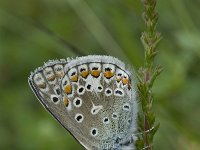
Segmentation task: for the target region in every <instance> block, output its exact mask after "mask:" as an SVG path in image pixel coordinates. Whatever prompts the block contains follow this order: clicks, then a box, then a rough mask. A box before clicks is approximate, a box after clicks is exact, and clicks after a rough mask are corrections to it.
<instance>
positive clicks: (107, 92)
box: [105, 88, 112, 96]
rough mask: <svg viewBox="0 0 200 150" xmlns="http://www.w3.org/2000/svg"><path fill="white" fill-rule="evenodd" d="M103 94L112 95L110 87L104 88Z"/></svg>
mask: <svg viewBox="0 0 200 150" xmlns="http://www.w3.org/2000/svg"><path fill="white" fill-rule="evenodd" d="M105 94H106V96H110V95H112V89H111V88H106V89H105Z"/></svg>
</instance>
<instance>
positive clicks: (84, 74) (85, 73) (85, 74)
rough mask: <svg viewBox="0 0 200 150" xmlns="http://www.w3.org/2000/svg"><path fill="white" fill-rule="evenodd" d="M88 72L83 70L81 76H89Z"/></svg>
mask: <svg viewBox="0 0 200 150" xmlns="http://www.w3.org/2000/svg"><path fill="white" fill-rule="evenodd" d="M88 74H89V72H88V71H82V72H81V76H82V77H83V78H86V77H87V76H88Z"/></svg>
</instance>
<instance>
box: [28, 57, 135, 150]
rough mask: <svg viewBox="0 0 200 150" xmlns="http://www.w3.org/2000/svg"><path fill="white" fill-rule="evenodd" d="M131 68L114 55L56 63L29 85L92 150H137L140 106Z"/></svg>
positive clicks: (40, 71) (40, 70)
mask: <svg viewBox="0 0 200 150" xmlns="http://www.w3.org/2000/svg"><path fill="white" fill-rule="evenodd" d="M132 76H133V75H132V73H131V72H130V70H129V69H128V68H127V66H126V65H125V64H124V63H122V62H121V61H119V60H118V59H116V58H114V57H111V56H98V55H91V56H84V57H78V58H76V59H68V60H59V61H58V60H56V61H50V62H48V63H46V64H45V65H44V66H43V67H41V68H38V69H36V70H35V72H33V73H32V74H31V75H30V77H29V84H30V86H31V88H32V90H33V92H34V93H35V94H36V96H37V98H38V99H39V101H40V102H41V103H42V104H43V106H44V107H45V108H46V109H47V110H48V111H49V112H50V113H51V114H52V115H53V116H54V117H55V118H56V120H57V121H58V122H59V123H60V124H61V125H62V126H63V127H64V128H66V129H67V130H68V131H69V132H70V133H71V134H72V135H73V136H74V137H75V138H76V139H77V140H78V142H79V143H80V144H82V145H83V146H84V147H85V148H86V149H90V150H104V149H105V150H122V149H134V146H133V145H134V141H133V133H134V131H135V130H136V118H137V102H136V94H135V88H134V82H135V81H134V79H133V77H132Z"/></svg>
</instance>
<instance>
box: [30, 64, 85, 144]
mask: <svg viewBox="0 0 200 150" xmlns="http://www.w3.org/2000/svg"><path fill="white" fill-rule="evenodd" d="M66 64H67V61H66V60H59V61H58V60H56V61H49V62H48V63H45V65H44V66H43V67H40V68H38V69H36V70H35V71H34V72H33V73H32V74H31V75H30V77H29V79H28V82H29V85H30V87H31V89H32V90H33V92H34V94H35V95H36V97H37V98H38V100H39V101H40V102H41V104H42V105H43V106H44V107H45V108H46V110H47V111H48V112H49V113H50V114H51V115H52V116H53V117H54V118H55V119H56V120H57V121H58V122H59V123H60V124H61V125H62V126H63V127H64V128H65V129H67V130H68V131H69V132H70V133H71V134H72V135H73V133H74V132H75V133H77V134H79V131H78V130H77V128H76V125H75V124H76V122H75V121H74V118H71V116H70V115H69V114H68V112H67V110H66V106H65V105H64V103H63V102H64V101H66V99H67V98H66V97H63V96H62V91H61V80H62V78H63V76H64V75H65V71H64V67H65V65H66ZM78 141H79V140H78ZM81 141H82V142H84V143H87V141H85V140H84V139H82V140H81ZM81 141H79V142H81Z"/></svg>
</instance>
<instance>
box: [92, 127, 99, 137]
mask: <svg viewBox="0 0 200 150" xmlns="http://www.w3.org/2000/svg"><path fill="white" fill-rule="evenodd" d="M97 134H98V130H97V128H93V129H92V130H91V135H92V136H97Z"/></svg>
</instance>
